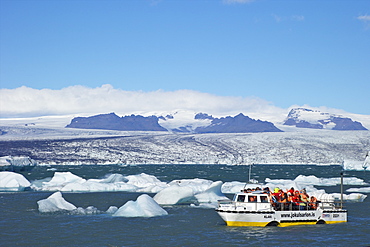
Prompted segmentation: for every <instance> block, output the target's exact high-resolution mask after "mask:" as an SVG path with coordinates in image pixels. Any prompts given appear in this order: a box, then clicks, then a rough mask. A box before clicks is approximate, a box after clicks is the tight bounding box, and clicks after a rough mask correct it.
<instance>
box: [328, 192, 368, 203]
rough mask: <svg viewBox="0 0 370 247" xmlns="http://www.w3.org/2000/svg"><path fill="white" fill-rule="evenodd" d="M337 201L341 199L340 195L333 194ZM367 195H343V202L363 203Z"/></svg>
mask: <svg viewBox="0 0 370 247" xmlns="http://www.w3.org/2000/svg"><path fill="white" fill-rule="evenodd" d="M332 195H333V196H334V198H335V199H336V200H340V199H341V195H340V193H333V194H332ZM366 197H367V195H363V194H360V193H351V194H349V195H346V194H343V200H344V201H347V202H363V201H364V200H365V198H366Z"/></svg>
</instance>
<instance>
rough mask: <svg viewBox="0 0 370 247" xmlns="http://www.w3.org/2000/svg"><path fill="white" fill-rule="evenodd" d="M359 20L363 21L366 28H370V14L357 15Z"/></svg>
mask: <svg viewBox="0 0 370 247" xmlns="http://www.w3.org/2000/svg"><path fill="white" fill-rule="evenodd" d="M357 20H359V21H362V22H363V23H364V24H365V26H366V29H367V28H370V15H359V16H357Z"/></svg>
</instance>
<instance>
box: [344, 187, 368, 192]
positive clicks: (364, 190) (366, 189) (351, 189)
mask: <svg viewBox="0 0 370 247" xmlns="http://www.w3.org/2000/svg"><path fill="white" fill-rule="evenodd" d="M346 191H348V192H362V193H370V187H362V188H350V189H348V190H346Z"/></svg>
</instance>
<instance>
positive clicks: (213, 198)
mask: <svg viewBox="0 0 370 247" xmlns="http://www.w3.org/2000/svg"><path fill="white" fill-rule="evenodd" d="M221 186H222V182H221V181H216V182H213V183H212V184H211V185H210V186H209V188H208V189H207V190H205V191H204V192H202V193H199V194H195V198H196V199H197V200H198V202H200V203H212V202H217V201H218V200H228V199H229V198H227V197H226V196H225V195H224V194H222V192H221Z"/></svg>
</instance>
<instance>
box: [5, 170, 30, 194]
mask: <svg viewBox="0 0 370 247" xmlns="http://www.w3.org/2000/svg"><path fill="white" fill-rule="evenodd" d="M30 185H31V184H30V182H29V181H28V180H27V179H26V178H25V177H24V176H23V175H22V174H18V173H15V172H0V191H23V190H24V189H25V188H27V187H29V186H30Z"/></svg>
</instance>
